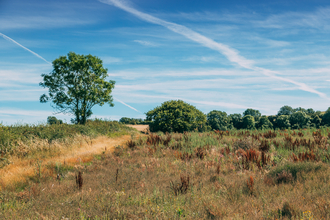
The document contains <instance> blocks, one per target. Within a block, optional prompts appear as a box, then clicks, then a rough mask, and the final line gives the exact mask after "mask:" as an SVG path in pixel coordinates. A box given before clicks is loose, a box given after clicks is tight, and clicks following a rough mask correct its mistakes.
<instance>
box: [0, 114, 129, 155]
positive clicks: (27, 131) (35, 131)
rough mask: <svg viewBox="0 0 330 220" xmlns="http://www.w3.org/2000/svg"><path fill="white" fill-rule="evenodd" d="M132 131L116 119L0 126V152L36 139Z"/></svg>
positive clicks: (62, 138) (58, 139)
mask: <svg viewBox="0 0 330 220" xmlns="http://www.w3.org/2000/svg"><path fill="white" fill-rule="evenodd" d="M130 131H132V129H131V128H129V127H126V126H124V125H122V124H120V123H118V122H117V121H103V120H99V119H95V120H89V121H87V123H86V125H72V124H53V125H47V124H39V125H27V124H26V125H11V126H0V154H2V155H5V154H8V153H9V154H15V149H16V148H17V147H18V146H19V145H20V144H25V145H31V144H33V143H34V142H35V141H37V140H46V141H47V142H48V143H52V142H53V141H55V140H57V141H61V140H65V139H66V138H72V137H74V136H76V135H83V136H88V137H91V138H94V137H96V136H98V135H108V136H116V134H128V132H130Z"/></svg>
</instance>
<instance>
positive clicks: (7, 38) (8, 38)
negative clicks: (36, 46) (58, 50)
mask: <svg viewBox="0 0 330 220" xmlns="http://www.w3.org/2000/svg"><path fill="white" fill-rule="evenodd" d="M0 35H1V36H2V37H3V38H4V39H6V40H8V41H11V42H13V43H14V44H17V45H18V46H20V47H22V48H23V49H24V50H27V51H29V52H30V53H32V54H33V55H35V56H37V57H39V58H40V59H42V60H43V61H45V62H46V63H48V64H50V65H52V63H51V62H48V61H47V60H46V59H45V58H43V57H42V56H40V55H39V54H37V53H35V52H33V51H32V50H30V49H28V48H26V47H24V46H23V45H22V44H20V43H18V42H16V41H15V40H13V39H11V38H10V37H8V36H6V35H4V34H2V33H0Z"/></svg>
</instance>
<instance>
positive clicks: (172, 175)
mask: <svg viewBox="0 0 330 220" xmlns="http://www.w3.org/2000/svg"><path fill="white" fill-rule="evenodd" d="M269 132H271V134H270V133H269ZM299 132H301V133H303V136H302V135H301V134H300V135H299ZM313 132H316V133H313ZM275 134H276V135H275ZM304 139H306V140H308V139H310V140H311V143H310V145H308V144H306V143H308V142H305V141H304ZM274 141H275V143H276V144H274ZM278 143H279V144H278ZM313 143H314V144H313ZM311 151H313V154H315V155H316V156H315V158H318V157H317V156H319V159H315V160H314V159H313V160H309V157H300V158H299V160H295V159H294V157H293V156H292V155H293V153H294V154H295V155H299V152H308V153H310V152H311ZM304 155H305V154H304ZM326 155H329V135H328V131H327V130H314V131H313V130H296V131H289V130H287V131H271V130H266V131H230V132H225V133H221V132H206V133H197V132H190V133H184V134H177V133H171V134H163V133H157V134H150V135H148V136H145V137H143V138H140V139H132V140H130V141H128V142H127V146H125V147H124V146H117V147H116V148H115V149H114V152H113V153H111V154H110V153H104V154H102V155H100V156H98V157H96V158H95V159H94V160H93V161H92V163H91V164H86V163H81V164H80V165H79V166H76V167H71V168H70V169H67V172H66V173H64V172H63V175H62V176H61V178H60V180H58V179H56V172H55V171H56V169H58V170H60V168H58V167H56V166H54V174H53V175H54V178H53V179H52V178H50V179H49V178H48V179H41V181H40V183H37V182H36V184H32V185H30V186H28V187H25V188H24V189H23V190H22V189H20V190H17V191H14V192H11V191H9V190H7V191H3V192H2V193H1V194H0V210H1V211H0V218H4V219H20V218H26V219H304V220H307V219H329V218H330V210H329V207H330V199H329V198H330V196H329V195H330V185H329V180H330V175H329V173H330V170H329V161H327V160H323V159H322V156H324V157H325V158H326ZM79 172H81V174H80V175H82V178H83V184H81V187H80V189H79V187H77V182H76V176H78V175H79ZM41 175H43V174H41ZM78 182H79V181H78Z"/></svg>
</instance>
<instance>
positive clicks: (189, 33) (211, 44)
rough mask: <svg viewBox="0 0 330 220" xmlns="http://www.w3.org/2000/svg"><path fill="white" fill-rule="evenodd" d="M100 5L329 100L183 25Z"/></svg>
mask: <svg viewBox="0 0 330 220" xmlns="http://www.w3.org/2000/svg"><path fill="white" fill-rule="evenodd" d="M99 1H100V2H102V3H105V4H108V5H114V6H115V7H118V8H120V9H122V10H124V11H126V12H128V13H131V14H133V15H135V16H136V17H138V18H140V19H141V20H144V21H147V22H150V23H153V24H158V25H161V26H163V27H166V28H167V29H169V30H171V31H173V32H175V33H178V34H181V35H183V36H185V37H186V38H188V39H190V40H192V41H195V42H197V43H199V44H201V45H203V46H205V47H208V48H210V49H212V50H215V51H218V52H220V53H221V54H223V55H225V56H226V57H227V59H228V60H229V61H231V62H233V63H236V64H238V65H239V66H241V67H243V68H245V69H249V70H254V71H258V72H260V73H262V74H263V75H265V76H268V77H271V78H274V79H277V80H280V81H284V82H289V83H292V84H294V85H297V86H298V87H299V89H300V90H303V91H307V92H311V93H314V94H317V95H319V96H320V97H322V98H325V99H328V100H329V98H328V97H327V96H326V94H324V93H321V92H319V91H317V90H315V89H313V88H311V87H309V86H308V85H306V84H305V83H299V82H296V81H294V80H290V79H286V78H283V77H279V76H276V74H278V73H277V72H275V71H271V70H268V69H264V68H260V67H256V66H254V61H253V60H248V59H246V58H245V57H243V56H240V55H239V54H238V52H237V51H236V50H234V49H233V48H231V47H229V46H227V45H224V44H221V43H218V42H215V41H214V40H212V39H210V38H207V37H205V36H203V35H201V34H199V33H197V32H195V31H193V30H191V29H189V28H187V27H185V26H183V25H179V24H176V23H172V22H168V21H164V20H162V19H159V18H156V17H154V16H152V15H149V14H146V13H144V12H141V11H138V10H136V9H135V8H132V7H130V6H128V5H127V4H125V3H124V2H123V1H121V0H99Z"/></svg>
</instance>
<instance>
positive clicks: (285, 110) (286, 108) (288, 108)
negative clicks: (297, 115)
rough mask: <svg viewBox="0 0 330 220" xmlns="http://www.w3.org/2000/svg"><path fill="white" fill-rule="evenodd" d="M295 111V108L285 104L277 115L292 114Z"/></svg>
mask: <svg viewBox="0 0 330 220" xmlns="http://www.w3.org/2000/svg"><path fill="white" fill-rule="evenodd" d="M292 113H294V109H293V108H292V107H291V106H288V105H285V106H283V107H281V108H280V110H279V111H278V112H277V116H280V115H291V114H292Z"/></svg>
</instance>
